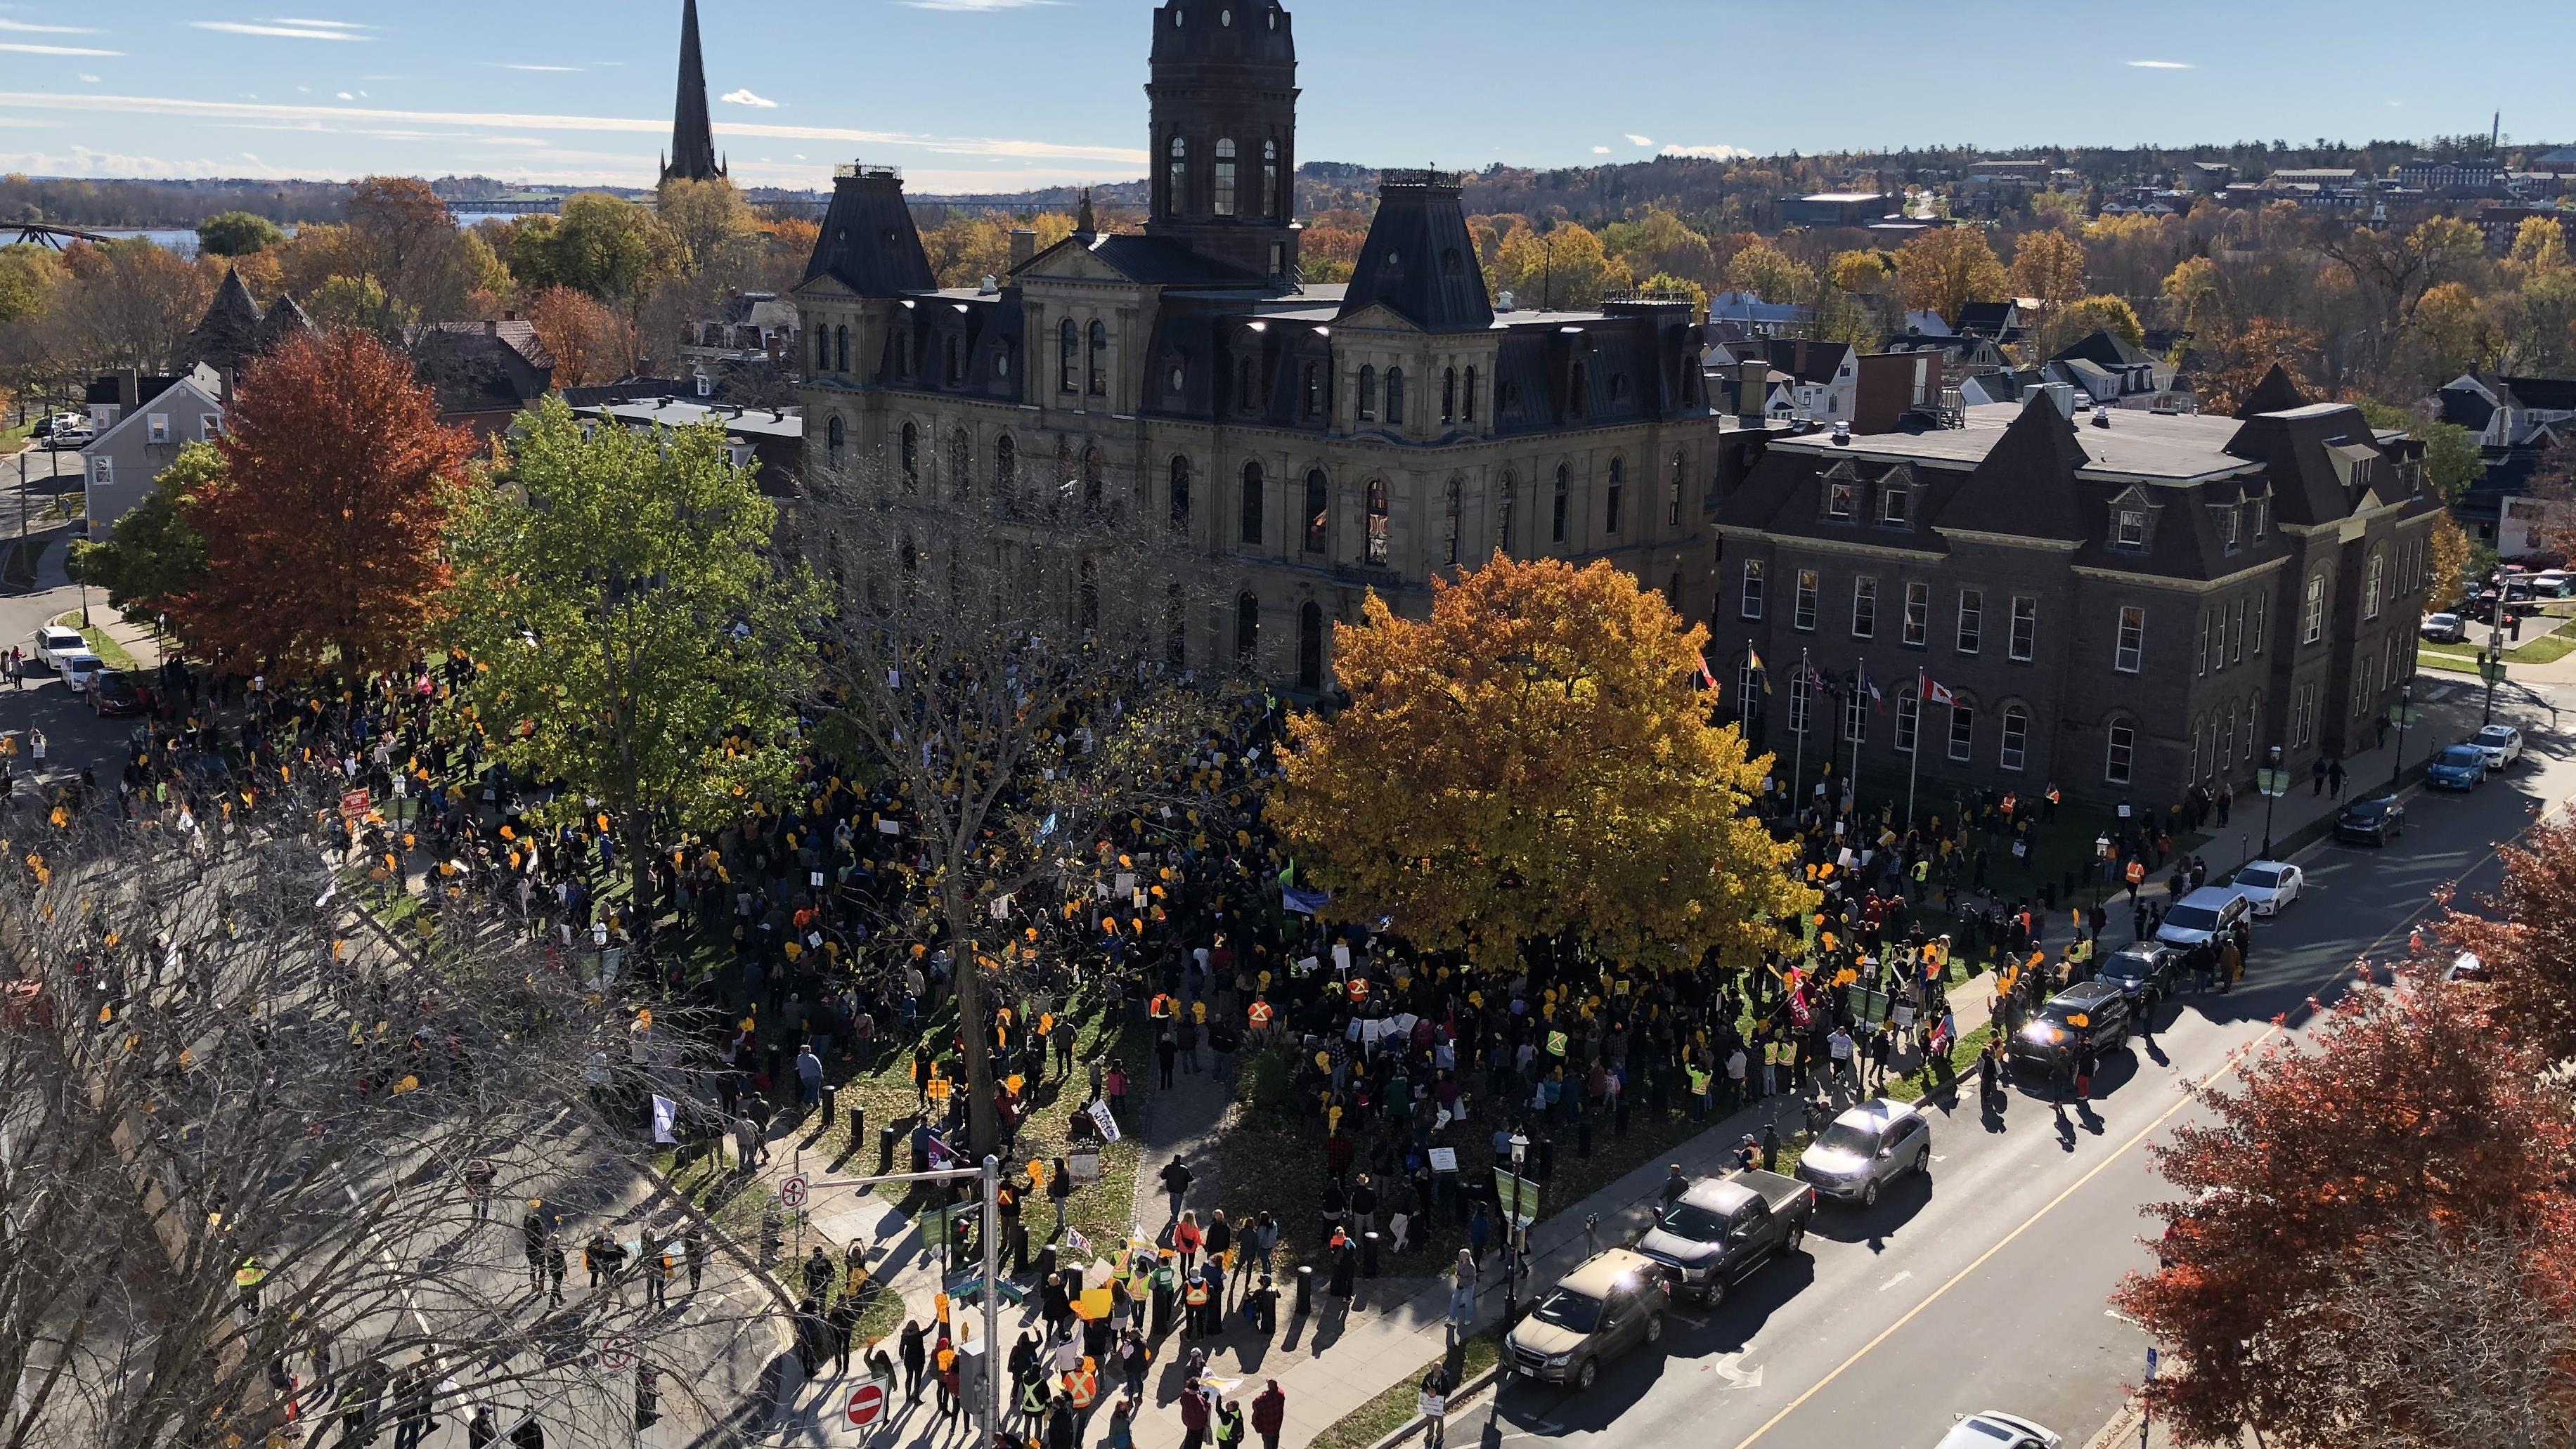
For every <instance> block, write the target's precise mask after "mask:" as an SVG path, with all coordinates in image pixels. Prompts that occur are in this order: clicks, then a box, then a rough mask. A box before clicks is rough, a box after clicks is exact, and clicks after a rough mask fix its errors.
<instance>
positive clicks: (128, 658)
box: [54, 609, 135, 673]
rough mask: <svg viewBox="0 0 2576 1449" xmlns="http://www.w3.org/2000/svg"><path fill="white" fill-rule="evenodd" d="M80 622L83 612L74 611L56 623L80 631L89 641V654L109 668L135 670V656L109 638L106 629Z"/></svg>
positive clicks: (121, 670)
mask: <svg viewBox="0 0 2576 1449" xmlns="http://www.w3.org/2000/svg"><path fill="white" fill-rule="evenodd" d="M80 620H81V611H80V610H78V609H74V610H72V611H71V612H70V613H67V614H64V615H63V616H61V617H60V618H58V619H56V620H54V622H55V623H56V624H58V625H60V626H61V627H63V628H65V629H77V630H79V631H80V636H81V638H83V639H85V640H87V641H89V652H90V653H92V654H95V655H97V656H98V657H99V658H100V659H101V660H103V661H105V663H106V665H107V667H108V668H110V669H113V670H117V671H119V672H120V673H122V672H124V671H127V670H131V669H133V668H135V663H134V656H133V655H132V654H129V653H127V652H126V649H125V646H124V645H122V644H119V643H117V642H116V641H115V640H114V639H111V638H109V637H108V635H107V631H106V630H105V629H100V628H96V627H93V626H89V625H84V624H82V623H81V621H80Z"/></svg>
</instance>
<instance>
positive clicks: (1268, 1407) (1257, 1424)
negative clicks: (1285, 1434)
mask: <svg viewBox="0 0 2576 1449" xmlns="http://www.w3.org/2000/svg"><path fill="white" fill-rule="evenodd" d="M1262 1382H1264V1383H1265V1384H1267V1385H1269V1387H1267V1388H1265V1389H1263V1390H1262V1391H1261V1392H1260V1393H1258V1394H1255V1395H1254V1396H1253V1399H1252V1432H1253V1433H1255V1434H1258V1435H1260V1436H1261V1449H1279V1431H1280V1429H1281V1427H1282V1426H1284V1425H1285V1424H1286V1423H1287V1422H1288V1396H1287V1395H1286V1394H1284V1393H1282V1392H1280V1390H1279V1381H1278V1380H1277V1379H1264V1380H1263V1381H1262Z"/></svg>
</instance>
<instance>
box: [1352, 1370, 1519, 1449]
mask: <svg viewBox="0 0 2576 1449" xmlns="http://www.w3.org/2000/svg"><path fill="white" fill-rule="evenodd" d="M1502 1376H1503V1370H1502V1366H1501V1365H1500V1364H1497V1365H1495V1366H1494V1367H1492V1368H1489V1369H1487V1370H1485V1371H1484V1372H1483V1373H1480V1374H1478V1375H1476V1376H1475V1377H1474V1378H1472V1379H1469V1380H1467V1381H1466V1382H1465V1383H1463V1384H1460V1385H1459V1386H1458V1387H1457V1388H1456V1389H1455V1390H1453V1391H1452V1392H1451V1393H1450V1395H1449V1412H1450V1413H1452V1414H1454V1413H1456V1412H1457V1411H1458V1405H1459V1404H1460V1403H1461V1402H1462V1401H1464V1400H1466V1399H1469V1398H1472V1397H1474V1396H1475V1395H1477V1394H1480V1393H1483V1392H1484V1391H1485V1390H1487V1389H1489V1388H1492V1387H1493V1386H1494V1385H1495V1384H1496V1383H1497V1382H1499V1381H1500V1380H1501V1378H1502ZM1426 1422H1428V1421H1427V1420H1425V1419H1424V1418H1423V1417H1422V1416H1421V1415H1420V1414H1416V1415H1414V1416H1413V1417H1412V1418H1411V1419H1408V1420H1406V1421H1405V1423H1404V1426H1403V1427H1402V1428H1399V1429H1397V1430H1396V1431H1395V1432H1393V1433H1391V1434H1389V1435H1387V1436H1386V1437H1385V1438H1383V1439H1380V1440H1378V1441H1377V1442H1376V1443H1374V1444H1371V1445H1370V1446H1369V1449H1394V1446H1396V1445H1398V1444H1401V1443H1403V1442H1405V1441H1406V1440H1408V1439H1411V1438H1412V1437H1413V1436H1414V1435H1416V1434H1419V1433H1421V1432H1422V1427H1423V1425H1424V1424H1425V1423H1426Z"/></svg>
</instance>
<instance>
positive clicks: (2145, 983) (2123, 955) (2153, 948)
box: [2095, 941, 2183, 1012]
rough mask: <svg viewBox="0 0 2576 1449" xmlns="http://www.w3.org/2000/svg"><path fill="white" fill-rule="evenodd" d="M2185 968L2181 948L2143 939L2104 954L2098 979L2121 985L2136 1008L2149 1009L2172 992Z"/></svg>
mask: <svg viewBox="0 0 2576 1449" xmlns="http://www.w3.org/2000/svg"><path fill="white" fill-rule="evenodd" d="M2182 970H2183V953H2182V952H2180V951H2177V950H2175V949H2174V948H2173V947H2171V946H2167V945H2165V944H2163V943H2162V942H2158V941H2140V942H2138V943H2137V944H2136V945H2134V946H2123V947H2122V948H2120V949H2119V950H2117V951H2114V952H2112V953H2111V954H2110V955H2109V956H2107V957H2105V958H2103V961H2102V969H2101V971H2100V972H2099V973H2098V974H2097V975H2096V977H2095V979H2096V980H2100V981H2107V982H2109V983H2110V984H2112V985H2114V986H2117V987H2119V988H2120V994H2121V995H2123V996H2126V997H2127V998H2129V1003H2130V1005H2131V1006H2132V1007H2133V1008H2135V1009H2136V1010H2137V1011H2139V1012H2149V1011H2153V1010H2155V1009H2156V1003H2157V1002H2159V1001H2162V1000H2164V999H2165V998H2166V997H2168V996H2171V995H2173V989H2174V978H2175V977H2177V976H2179V975H2181V974H2182Z"/></svg>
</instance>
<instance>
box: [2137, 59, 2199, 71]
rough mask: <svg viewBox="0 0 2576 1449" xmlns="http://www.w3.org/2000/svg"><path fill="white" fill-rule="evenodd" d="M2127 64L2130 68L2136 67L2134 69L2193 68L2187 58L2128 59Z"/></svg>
mask: <svg viewBox="0 0 2576 1449" xmlns="http://www.w3.org/2000/svg"><path fill="white" fill-rule="evenodd" d="M2129 65H2130V67H2131V68H2132V69H2136V70H2190V69H2193V66H2192V63H2191V62H2190V61H2187V60H2133V61H2130V62H2129Z"/></svg>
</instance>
